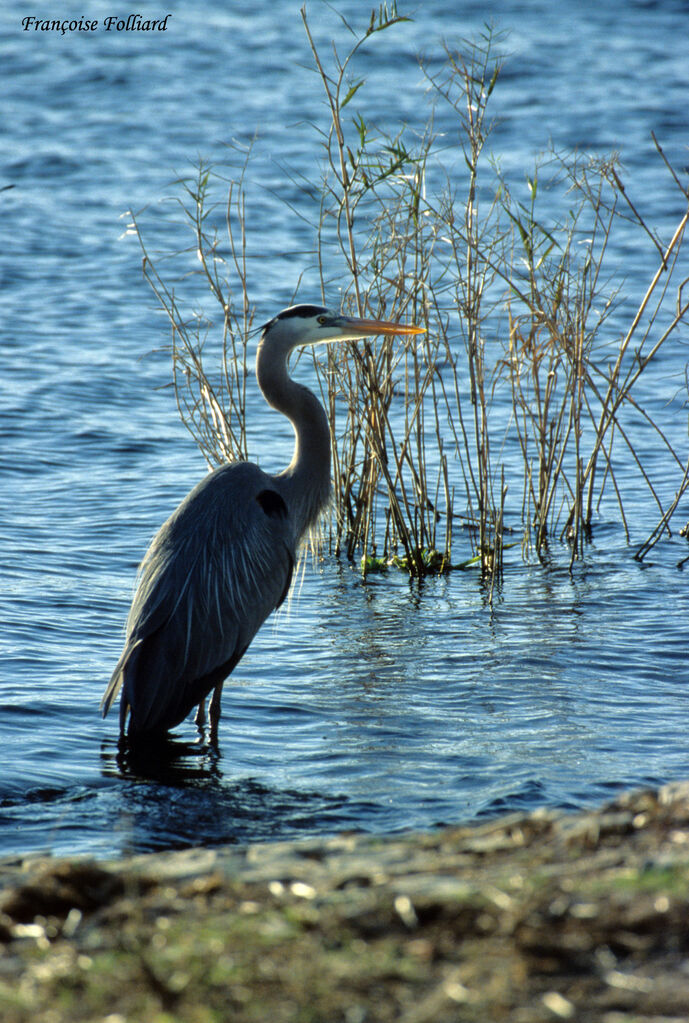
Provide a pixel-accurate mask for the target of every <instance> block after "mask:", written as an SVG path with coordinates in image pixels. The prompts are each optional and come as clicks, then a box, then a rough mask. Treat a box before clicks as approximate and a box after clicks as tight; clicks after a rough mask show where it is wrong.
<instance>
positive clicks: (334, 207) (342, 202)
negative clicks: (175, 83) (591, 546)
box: [133, 5, 689, 581]
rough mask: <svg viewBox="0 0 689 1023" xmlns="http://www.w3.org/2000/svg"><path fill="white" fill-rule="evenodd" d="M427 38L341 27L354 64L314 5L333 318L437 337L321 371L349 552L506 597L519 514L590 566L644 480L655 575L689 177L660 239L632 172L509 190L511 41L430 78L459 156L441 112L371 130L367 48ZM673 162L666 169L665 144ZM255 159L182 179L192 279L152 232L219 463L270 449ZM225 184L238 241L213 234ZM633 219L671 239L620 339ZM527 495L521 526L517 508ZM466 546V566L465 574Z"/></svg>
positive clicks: (317, 227) (317, 358)
mask: <svg viewBox="0 0 689 1023" xmlns="http://www.w3.org/2000/svg"><path fill="white" fill-rule="evenodd" d="M406 20H407V19H405V18H403V17H402V16H401V15H400V14H399V13H398V11H397V8H396V6H394V5H386V6H384V7H381V8H379V9H378V10H377V11H374V12H373V14H372V15H371V18H370V20H369V21H368V22H367V24H366V27H365V28H364V29H363V31H361V32H357V31H356V30H355V29H353V28H352V27H351V26H350V25H349V24H348V23H347V22H346V21H345V20H344V19H342V21H343V31H345V32H346V33H348V34H349V36H350V37H351V39H352V40H353V42H352V44H351V46H350V48H349V50H347V52H346V54H345V55H344V56H341V55H340V50H339V49H338V45H337V44H335V43H333V45H332V46H331V47H328V48H327V56H326V55H325V54H324V53H323V52H322V50H321V48H319V46H318V45H317V44H316V42H315V40H314V37H313V34H312V32H311V28H310V25H309V20H308V18H307V15H306V11H305V10H302V21H303V25H304V29H305V32H306V38H307V42H308V45H309V47H310V50H311V55H312V59H313V67H314V72H315V75H316V81H317V83H318V88H319V90H320V91H321V93H322V94H323V95H324V96H325V99H326V106H327V111H328V121H327V125H326V127H325V128H322V127H320V128H319V127H316V128H315V131H316V133H317V137H318V139H319V140H320V144H321V146H322V152H323V156H324V159H323V162H322V166H323V175H322V180H321V182H320V203H319V206H318V210H317V217H316V222H315V224H314V254H315V258H316V261H317V266H318V269H319V272H320V281H321V291H322V299H323V301H324V302H326V304H328V301H329V296H330V295H331V293H332V291H333V288H334V287H337V288H338V289H339V290H340V291H341V297H342V305H343V306H344V308H345V310H347V311H350V312H353V313H355V314H357V315H373V316H381V317H385V318H388V319H390V318H395V319H403V320H408V321H413V322H416V323H418V324H421V325H424V326H425V327H426V333H425V335H423V336H422V337H421V338H418V337H416V338H411V337H408V338H395V339H393V338H385V339H381V340H376V341H366V342H357V343H356V344H350V345H342V346H337V349H336V350H335V349H334V348H332V347H330V346H328V347H326V348H325V349H324V354H321V351H320V350H316V351H315V352H314V362H315V367H316V372H317V374H318V379H319V382H320V387H321V393H322V398H323V401H324V403H325V405H326V407H327V409H328V413H329V418H330V423H331V428H332V437H333V477H334V490H335V502H334V507H335V512H336V514H335V515H334V516H333V518H332V520H331V522H330V524H329V533H326V534H325V535H326V536H329V542H330V544H331V547H332V549H333V550H334V551H335V552H336V553H341V552H342V553H345V554H346V555H347V557H349V558H352V559H354V558H359V559H361V565H362V570H363V572H364V573H367V572H370V571H380V570H384V569H386V568H387V567H389V566H393V567H397V568H398V569H401V570H403V571H405V572H408V573H409V574H410V575H412V576H422V575H425V574H429V573H433V574H435V573H439V572H445V571H448V570H449V569H450V568H453V567H468V566H470V565H471V566H473V565H477V566H479V568H480V572H481V575H482V577H484V578H487V579H488V580H490V581H494V580H495V579H497V578H499V576H500V573H501V571H502V564H503V552H504V550H505V547H506V546H507V545H506V544H505V536H506V535H507V534H506V529H507V526H506V519H507V518H509V522H510V528H511V529H512V531H513V532H514V534H516V535H518V531H521V534H522V548H523V552H524V556H525V557H528V556H530V554H531V553H532V552H535V553H536V554H537V555H538V557H539V558H541V559H546V558H547V557H548V556H549V555H550V554H551V553H552V550H553V540H557V541H558V543H559V542H561V541H564V542H566V543H567V544H568V545H569V559H570V564H573V563H574V561H575V560H576V559H577V558H579V557H581V556H582V554H583V552H584V547H585V543H586V542H587V539H588V538H589V536H590V533H591V529H592V525H593V520H594V516H595V514H596V511H597V507H598V506H599V504H600V502H601V499H602V497H603V495H604V493H605V491H606V490H607V489H609V488H611V489H612V491H613V493H614V494H615V495H616V499H617V504H618V509H619V517H620V520H621V522H622V523H623V526H624V528H625V530H627V535H628V536H629V531H628V524H627V515H626V512H625V508H624V499H623V495H622V488H621V487H620V486H619V481H618V472H619V466H620V464H622V463H624V464H625V469H626V468H627V466H628V465H630V464H631V465H632V466H633V467H635V469H636V471H637V472H638V475H639V477H640V479H641V480H642V481H643V483H644V485H645V486H646V487H647V488H648V491H649V493H650V495H651V499H652V500H655V501H656V502H657V504H658V509H659V521H658V526H657V528H656V530H655V531H654V533H653V534H652V535H651V536H650V537H649V539H648V541H647V542H646V544H645V545H644V546H643V547H642V548H640V549H639V551H638V556H639V557H643V556H644V554H645V553H646V552H647V550H649V549H650V548H651V546H652V545H653V544H654V543H655V542H656V541H657V539H658V537H659V536H660V535H662V534H663V532H664V531H665V530H667V529H668V523H669V520H670V517H671V515H672V513H673V512H674V510H675V509H676V507H677V505H678V503H679V500H680V498H681V496H682V494H683V493H684V492H685V490H686V489H687V487H688V486H689V464H685V462H684V459H683V457H682V458H681V457H680V456H679V455H678V454H677V452H676V451H675V450H674V448H673V445H672V443H671V442H670V440H669V439H668V438H667V437H666V436H665V434H664V433H663V431H662V429H661V427H660V426H659V425H658V424H656V423H655V422H654V420H653V417H652V416H651V414H650V413H648V412H646V411H645V410H644V408H643V407H642V405H641V402H640V400H639V398H638V394H639V388H638V381H639V379H640V378H641V375H642V374H643V373H644V372H645V371H646V370H647V368H648V366H649V365H652V364H653V363H654V361H655V360H656V357H657V355H658V352H659V351H660V350H661V348H662V346H664V345H666V344H667V342H668V341H669V340H670V339H671V338H673V337H674V336H675V335H676V331H677V328H678V326H679V325H680V323H681V322H682V321H683V319H684V318H685V316H686V313H687V308H688V305H687V290H686V287H685V285H684V284H682V283H680V284H679V286H677V284H676V279H677V277H678V275H679V262H678V260H679V255H680V251H681V244H682V240H683V236H684V230H685V227H686V222H687V218H688V216H689V214H688V213H687V212H686V209H687V198H688V196H687V191H686V189H685V188H684V187H683V185H682V184H681V182H680V181H679V179H677V178H676V176H675V183H676V185H677V187H678V189H679V190H680V192H681V197H682V203H683V204H684V210H685V212H684V214H683V215H682V216H681V217H680V219H679V222H678V225H677V228H676V231H675V233H674V236H673V237H672V239H671V240H670V241H669V242H667V243H666V244H663V243H661V242H660V240H659V239H657V238H656V236H655V235H654V234H653V233H652V232H651V231H650V229H649V228H648V226H647V224H646V222H645V220H644V218H643V216H642V215H641V213H639V211H638V210H637V209H636V207H635V205H634V204H633V202H632V200H631V199H630V197H629V196H628V193H627V191H626V189H625V187H624V185H623V182H622V180H621V177H620V170H619V166H618V163H617V161H616V159H615V158H613V157H611V158H608V159H598V158H596V159H593V158H587V157H584V156H578V155H575V156H567V155H565V156H563V155H561V154H551V156H550V158H549V159H548V160H541V161H540V162H539V163H538V165H537V167H536V169H535V170H534V171H533V172H532V173H531V174H530V175H529V176H528V177H527V181H526V189H525V190H524V188H523V187H522V188H521V191H520V188H519V187H516V186H514V185H513V184H511V183H510V182H509V181H508V180H507V179H506V178H505V176H504V175H503V174H502V173H501V171H500V164H499V160H498V159H496V158H495V157H494V155H493V154H492V153H490V152H489V151H488V148H487V143H488V140H489V138H490V134H491V129H492V124H491V121H490V118H489V115H488V107H489V103H490V101H491V97H492V96H493V94H494V90H495V89H496V87H498V86H499V79H500V71H501V68H502V65H503V59H502V57H501V55H500V54H499V53H496V49H497V47H498V46H499V41H498V40H496V38H495V36H494V35H493V33H492V31H490V30H487V31H486V32H485V33H484V35H483V36H482V37H481V38H480V39H479V40H478V41H477V42H475V43H463V44H462V45H461V47H460V48H458V49H452V48H449V47H447V48H446V50H445V52H444V63H443V65H442V68H441V69H440V70H439V71H435V72H433V73H432V74H431V73H430V72H428V71H424V73H425V74H426V78H427V82H428V84H429V87H430V91H431V93H432V95H433V96H434V97H435V103H436V105H437V104H440V105H442V106H443V107H444V108H445V109H447V108H448V107H449V109H450V111H451V114H452V118H453V120H454V122H455V124H456V126H457V134H456V138H455V140H454V141H453V143H452V144H450V142H449V140H448V137H447V133H446V135H445V137H443V138H442V139H439V138H437V136H436V133H435V129H434V117H435V115H434V112H433V111H431V113H430V115H429V118H428V123H427V125H426V128H425V130H424V131H423V132H421V133H418V132H417V133H416V134H415V135H413V136H412V135H411V133H410V132H409V131H408V130H407V129H404V128H399V129H396V130H395V132H394V133H391V132H390V131H388V130H386V129H384V128H382V127H380V126H374V125H373V124H371V123H369V122H368V121H367V119H366V116H365V113H364V110H365V103H364V101H365V97H366V88H365V82H364V80H363V79H362V78H361V77H358V76H357V61H358V59H359V58H360V55H361V50H362V48H363V47H364V46H365V45H375V44H376V42H377V40H378V39H379V38H380V36H381V35H382V34H383V33H384V32H385V31H387V30H389V29H392V28H393V27H394V26H399V25H401V24H402V23H403V22H404V21H406ZM658 152H659V155H660V157H661V159H662V160H664V154H663V153H662V150H661V148H660V146H658ZM249 156H250V154H247V155H246V157H245V159H244V161H243V163H242V166H241V169H240V172H239V173H238V174H233V175H231V176H230V178H229V180H228V179H227V178H224V177H223V176H221V175H220V174H219V173H216V172H214V171H213V170H212V169H211V168H209V167H208V166H206V165H205V164H201V165H200V166H199V168H198V171H197V173H196V175H195V176H194V177H193V178H191V179H189V180H184V181H182V182H180V187H181V190H182V195H181V197H180V198H179V199H178V200H177V201H178V203H179V209H180V210H181V211H182V218H183V220H184V222H185V224H186V225H187V228H188V229H189V230H190V232H191V235H192V239H193V244H192V250H193V253H194V259H195V262H194V266H195V276H194V275H192V277H191V279H190V277H189V275H188V266H189V250H186V251H182V252H176V253H173V254H172V255H167V256H166V257H165V258H166V262H165V264H164V265H163V261H162V258H158V257H156V259H154V258H152V257H151V256H150V255H149V253H148V251H147V250H146V248H145V246H144V240H143V237H142V235H141V233H140V232H139V226H138V222H137V218H134V220H133V224H134V230H135V231H136V232H137V235H138V237H139V242H140V244H141V247H142V251H143V253H144V272H145V274H146V277H147V279H148V280H149V282H150V283H151V285H152V287H153V289H154V291H155V293H156V295H157V297H158V300H159V302H160V304H161V306H162V307H163V309H164V310H165V312H166V313H167V315H168V317H169V320H170V323H171V326H172V355H173V368H174V385H175V392H176V395H177V401H178V406H179V410H180V415H181V416H182V419H183V421H184V422H185V423H186V425H187V426H188V428H189V429H190V431H191V432H192V434H193V435H194V437H195V438H196V440H197V442H198V444H199V446H200V448H201V450H202V451H203V453H204V455H205V457H206V460H207V461H208V463H209V465H215V464H218V463H219V462H221V461H224V460H227V459H233V458H246V457H247V456H248V455H249V453H250V452H249V450H248V449H249V446H250V445H249V443H248V438H247V433H246V427H245V422H246V382H247V372H248V371H247V365H246V363H247V339H248V335H249V333H250V330H251V327H252V324H253V320H254V308H253V304H252V302H251V300H250V294H251V288H250V281H249V276H248V271H247V266H248V257H247V251H248V249H250V244H249V243H250V241H251V238H250V237H249V235H248V232H247V229H246V192H245V180H246V173H247V167H248V166H249ZM665 163H666V166H667V162H666V161H665ZM668 170H670V173H673V172H672V171H671V168H669V167H668ZM673 176H674V175H673ZM429 181H430V182H431V184H430V185H429ZM219 188H220V189H222V190H223V191H224V194H225V199H224V200H223V205H224V220H225V226H226V231H227V236H228V242H229V244H228V242H225V241H221V240H220V239H219V236H218V234H217V229H216V228H215V227H213V226H211V225H213V224H215V223H216V221H217V208H218V203H216V202H215V201H214V199H213V196H214V194H216V192H217V190H218V189H219ZM546 193H547V197H548V204H547V205H544V203H543V196H544V195H545V194H546ZM309 194H310V193H309ZM555 194H557V195H560V196H561V198H562V203H563V204H564V214H563V215H562V216H561V217H560V219H559V220H557V219H555V218H554V216H553V214H552V212H548V211H550V210H552V208H553V196H554V195H555ZM544 210H545V211H544ZM623 221H624V222H625V224H626V227H627V229H628V228H629V222H630V221H631V222H632V223H633V224H634V225H636V228H637V229H638V232H639V235H640V237H641V238H642V239H644V240H649V239H650V240H651V243H652V245H653V247H654V249H655V250H656V251H657V254H658V268H657V270H656V271H655V272H654V274H653V276H652V278H651V280H650V283H649V287H648V290H647V293H646V295H645V296H644V297H643V299H642V301H641V303H640V305H639V308H638V310H637V311H636V312H635V313H634V314H633V315H632V316H631V320H630V323H629V326H628V328H627V329H625V330H624V331H623V332H622V333H621V334H619V336H618V337H617V340H614V336H613V338H612V339H611V336H610V335H611V329H610V323H611V320H612V314H613V313H617V311H618V307H617V303H618V301H619V298H620V296H619V294H618V291H617V287H616V284H615V281H614V279H613V278H612V276H610V277H608V276H607V271H606V269H605V268H606V256H607V253H608V250H609V242H610V239H611V236H612V234H613V231H615V230H616V229H617V227H618V225H620V224H622V222H623ZM582 240H585V243H584V244H582ZM163 271H164V272H163ZM171 280H176V281H177V282H178V285H177V287H178V289H179V290H178V292H176V291H175V290H174V289H173V288H172V286H171V285H170V284H169V283H167V282H169V281H171ZM199 280H200V281H201V282H202V288H201V289H200V292H198V293H199V294H204V295H205V296H207V297H208V296H210V300H211V305H212V307H214V308H215V310H216V311H219V312H220V314H221V316H222V324H223V347H222V357H221V366H220V372H218V370H217V367H215V366H214V367H213V368H212V369H209V368H208V366H207V365H206V361H205V358H204V356H205V351H204V349H205V344H206V339H207V335H208V332H209V330H210V329H211V327H212V321H213V319H214V317H213V315H212V313H210V312H208V311H207V310H206V308H205V307H204V308H203V310H202V311H195V312H194V313H193V314H192V315H190V316H189V315H186V314H185V313H184V310H185V309H186V308H187V307H188V303H189V302H190V297H189V296H190V287H191V285H192V284H193V283H194V281H199ZM298 283H299V282H298V281H295V287H297V286H298ZM673 287H675V288H676V302H675V306H674V308H673V309H670V308H669V298H670V295H671V288H673ZM180 292H181V293H182V295H183V298H182V299H180V298H179V293H180ZM308 298H309V299H310V300H312V298H313V296H312V295H309V296H308ZM330 304H332V299H331V298H330ZM506 410H508V411H511V418H510V416H509V415H507V414H506ZM630 413H631V414H633V415H634V416H636V417H637V418H640V419H641V420H642V421H643V422H645V423H646V424H647V425H648V427H649V428H650V429H652V430H654V431H655V433H656V437H657V441H658V445H659V446H660V447H661V448H664V450H665V451H666V453H667V455H668V460H669V462H670V464H672V465H673V466H674V467H675V469H676V471H677V474H678V481H679V482H678V488H677V493H676V496H675V499H674V501H673V502H671V503H670V505H668V506H666V507H663V504H662V501H661V500H660V498H659V496H658V494H657V492H656V489H655V487H654V484H653V481H652V479H651V477H650V474H649V472H648V471H647V468H646V467H645V465H644V459H643V455H642V453H641V452H640V450H639V449H638V447H636V446H635V443H634V441H633V439H632V435H631V432H630V431H629V429H628V425H627V417H628V415H629V414H630ZM507 448H511V455H510V458H509V459H507V458H505V455H504V452H505V450H506V449H507ZM618 449H621V450H622V457H621V458H620V456H618V455H617V454H616V453H615V452H617V451H618ZM496 452H498V455H497V456H496ZM515 453H516V454H515ZM520 491H521V496H520V498H519V499H518V501H517V502H516V507H511V506H510V505H509V504H508V497H509V496H510V494H512V493H514V494H517V495H519V494H520ZM458 537H459V538H461V539H464V540H465V546H466V545H467V543H468V548H469V550H468V551H465V555H464V556H463V557H462V559H461V560H460V559H458V558H457V554H456V549H457V546H458ZM517 542H518V541H517ZM466 554H468V557H467V556H466Z"/></svg>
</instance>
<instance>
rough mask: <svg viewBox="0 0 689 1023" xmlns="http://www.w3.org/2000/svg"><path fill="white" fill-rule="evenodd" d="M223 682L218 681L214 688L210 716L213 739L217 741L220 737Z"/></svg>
mask: <svg viewBox="0 0 689 1023" xmlns="http://www.w3.org/2000/svg"><path fill="white" fill-rule="evenodd" d="M222 687H223V684H222V682H218V684H217V686H216V687H215V689H214V690H213V696H212V698H211V705H210V710H209V712H208V717H209V719H210V723H211V741H212V742H216V741H217V738H218V723H219V721H220V701H221V699H222Z"/></svg>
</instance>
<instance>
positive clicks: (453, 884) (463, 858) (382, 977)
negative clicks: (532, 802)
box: [0, 783, 689, 1023]
mask: <svg viewBox="0 0 689 1023" xmlns="http://www.w3.org/2000/svg"><path fill="white" fill-rule="evenodd" d="M0 885H1V887H2V893H1V896H0V909H1V911H2V916H1V917H0V941H2V942H3V943H4V945H5V950H4V952H3V956H2V960H1V961H2V970H1V971H0V1004H2V1005H3V1020H4V1021H5V1023H24V1021H27V1023H28V1021H29V1020H31V1021H32V1023H33V1021H34V1020H36V1019H41V1020H48V1019H49V1020H51V1021H54V1023H61V1021H65V1023H66V1021H69V1023H74V1021H77V1020H94V1019H104V1018H107V1019H109V1020H111V1021H113V1023H115V1021H120V1020H121V1021H124V1020H134V1019H136V1020H143V1019H145V1020H147V1021H151V1023H163V1021H170V1020H183V1021H190V1023H206V1021H208V1023H211V1021H220V1020H227V1019H232V1020H234V1021H237V1023H243V1021H247V1023H248V1021H252V1023H253V1021H257V1023H258V1021H264V1020H266V1019H271V1020H273V1021H274V1023H281V1021H287V1020H290V1021H295V1020H313V1021H316V1020H328V1023H336V1021H340V1020H341V1021H343V1023H344V1021H352V1020H361V1021H371V1020H373V1021H390V1023H393V1021H395V1023H399V1021H403V1023H425V1021H428V1023H431V1021H433V1023H443V1021H448V1023H449V1021H450V1020H452V1021H457V1020H483V1021H485V1020H494V1021H498V1020H503V1019H504V1020H506V1019H509V1020H511V1021H524V1023H526V1021H528V1023H539V1021H541V1020H543V1021H553V1020H558V1019H560V1020H567V1019H576V1020H577V1021H578V1023H582V1021H593V1020H596V1021H599V1020H601V1019H605V1020H607V1021H609V1023H625V1021H626V1023H631V1021H641V1020H647V1021H649V1020H651V1019H653V1020H658V1019H663V1020H664V1021H665V1023H670V1021H673V1020H680V1019H682V1020H684V1019H686V1018H687V1010H688V1009H689V970H688V969H687V953H689V783H684V784H676V785H669V786H666V787H664V788H662V789H660V790H658V791H648V792H636V793H631V794H627V795H623V796H622V797H621V798H619V799H618V800H616V801H615V802H614V803H611V804H609V805H607V806H605V807H604V808H603V809H601V810H598V811H594V812H586V813H577V814H569V815H562V814H556V813H552V812H549V811H538V812H535V813H532V814H528V815H521V814H519V815H518V814H513V815H511V816H509V817H506V818H503V819H499V820H494V821H490V822H488V823H485V824H481V825H479V826H475V827H462V828H448V829H443V830H439V831H436V832H432V833H424V834H410V835H402V836H392V837H389V838H375V837H371V836H367V835H343V836H339V837H336V838H332V839H328V840H322V841H306V842H303V841H301V842H293V843H292V842H283V843H279V844H265V845H254V846H248V847H245V848H224V849H191V850H187V851H184V852H171V853H163V854H152V855H147V856H139V857H136V858H133V859H128V860H119V861H114V862H104V863H95V862H93V861H83V860H78V859H72V860H51V859H45V858H44V859H40V858H32V859H29V860H26V861H23V862H20V861H15V862H5V863H3V864H0Z"/></svg>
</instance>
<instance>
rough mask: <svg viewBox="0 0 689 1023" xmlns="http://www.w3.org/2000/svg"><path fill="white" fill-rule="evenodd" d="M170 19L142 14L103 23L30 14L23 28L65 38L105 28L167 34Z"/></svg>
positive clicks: (24, 19) (84, 19)
mask: <svg viewBox="0 0 689 1023" xmlns="http://www.w3.org/2000/svg"><path fill="white" fill-rule="evenodd" d="M170 17H172V15H170V14H166V15H165V17H164V18H144V17H143V15H141V14H130V15H128V17H126V18H118V17H117V16H116V15H114V16H112V17H109V18H103V19H102V23H101V22H99V21H98V19H93V20H87V19H86V18H71V19H70V18H36V17H34V15H32V14H30V15H28V16H27V17H26V18H22V27H23V29H24V31H25V32H28V31H30V30H31V29H33V31H34V32H61V33H62V35H63V36H64V35H67V33H68V32H96V31H97V30H98V28H99V27H102V28H104V29H105V31H106V32H165V31H166V30H167V23H168V19H169V18H170Z"/></svg>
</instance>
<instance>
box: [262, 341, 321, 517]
mask: <svg viewBox="0 0 689 1023" xmlns="http://www.w3.org/2000/svg"><path fill="white" fill-rule="evenodd" d="M256 378H257V380H258V385H259V387H260V388H261V391H262V392H263V396H264V398H265V399H266V401H267V402H268V404H269V405H271V406H272V407H273V408H274V409H277V411H278V412H282V414H283V415H285V416H287V418H288V419H289V420H290V422H291V423H292V426H293V427H294V433H295V445H294V455H293V456H292V461H291V462H290V464H289V465H288V467H287V468H286V469H285V470H284V472H282V473H280V481H281V483H282V489H283V490H284V492H285V496H286V497H287V502H288V507H289V511H290V514H291V515H293V516H294V521H295V524H296V528H297V532H298V534H299V537H301V536H302V535H303V534H304V533H305V532H306V530H307V529H308V528H309V526H311V525H312V524H313V523H314V522H315V521H316V519H317V518H318V516H319V515H320V513H321V512H322V511H323V509H324V508H325V506H326V505H327V503H328V500H329V498H330V428H329V426H328V419H327V417H326V414H325V412H324V411H323V407H322V405H321V403H320V402H319V401H318V399H317V398H316V396H315V394H312V393H311V391H309V389H308V388H307V387H303V386H302V385H301V384H297V383H296V382H295V381H294V380H292V379H291V378H290V376H289V374H288V373H287V365H286V360H285V359H280V358H275V356H274V355H273V354H272V353H266V351H265V348H264V346H263V343H261V344H259V346H258V352H257V355H256Z"/></svg>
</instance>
